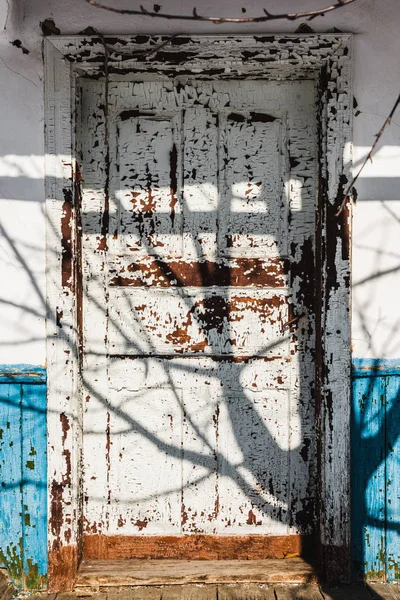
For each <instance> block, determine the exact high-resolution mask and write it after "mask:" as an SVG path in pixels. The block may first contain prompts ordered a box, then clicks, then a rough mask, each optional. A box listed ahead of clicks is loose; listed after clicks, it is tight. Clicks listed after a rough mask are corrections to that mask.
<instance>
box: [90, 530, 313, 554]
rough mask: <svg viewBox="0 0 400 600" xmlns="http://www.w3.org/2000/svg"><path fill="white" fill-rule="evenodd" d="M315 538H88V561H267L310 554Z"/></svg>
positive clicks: (226, 536)
mask: <svg viewBox="0 0 400 600" xmlns="http://www.w3.org/2000/svg"><path fill="white" fill-rule="evenodd" d="M310 548H311V536H302V535H282V536H265V535H245V536H231V535H220V536H218V535H216V536H214V535H187V536H124V535H110V536H106V535H85V536H84V538H83V555H84V558H85V559H86V560H90V559H96V560H116V559H120V560H128V559H180V560H264V559H270V558H271V559H283V558H294V557H298V556H305V555H309V554H310Z"/></svg>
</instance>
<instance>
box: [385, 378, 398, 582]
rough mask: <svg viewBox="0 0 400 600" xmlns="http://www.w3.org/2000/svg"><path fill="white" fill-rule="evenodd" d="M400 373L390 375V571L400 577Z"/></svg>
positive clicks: (387, 505) (387, 407) (388, 508)
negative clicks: (398, 374)
mask: <svg viewBox="0 0 400 600" xmlns="http://www.w3.org/2000/svg"><path fill="white" fill-rule="evenodd" d="M399 464H400V377H399V376H396V375H391V376H389V377H387V378H386V482H385V483H386V572H387V579H388V580H389V581H392V580H397V581H398V580H399V579H400V529H399V525H400V516H399V515H400V468H399Z"/></svg>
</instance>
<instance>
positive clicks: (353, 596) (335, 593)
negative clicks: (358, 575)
mask: <svg viewBox="0 0 400 600" xmlns="http://www.w3.org/2000/svg"><path fill="white" fill-rule="evenodd" d="M321 591H322V594H323V596H324V598H325V599H326V600H339V598H340V599H342V598H346V600H371V592H370V590H369V588H368V587H367V586H366V585H363V584H354V585H346V586H333V585H332V586H329V585H321Z"/></svg>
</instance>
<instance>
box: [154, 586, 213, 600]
mask: <svg viewBox="0 0 400 600" xmlns="http://www.w3.org/2000/svg"><path fill="white" fill-rule="evenodd" d="M217 597H218V598H219V597H220V596H219V590H218V596H217V586H216V585H182V586H181V585H179V586H176V585H175V586H170V587H168V588H164V589H163V591H162V600H216V598H217Z"/></svg>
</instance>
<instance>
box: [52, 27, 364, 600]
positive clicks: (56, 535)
mask: <svg viewBox="0 0 400 600" xmlns="http://www.w3.org/2000/svg"><path fill="white" fill-rule="evenodd" d="M161 46H162V47H161ZM351 55H352V36H351V35H350V34H314V35H279V34H264V35H263V34H258V35H244V36H241V35H212V36H210V35H193V36H187V35H181V36H177V37H172V38H170V41H169V42H168V37H167V36H148V35H135V36H126V35H123V36H122V35H121V36H118V35H113V36H111V35H105V36H104V37H99V36H60V37H58V36H57V37H53V38H46V39H45V40H44V63H45V132H46V135H45V144H46V150H45V151H46V159H45V165H46V220H47V229H46V235H47V250H46V257H47V270H46V272H47V368H48V392H47V393H48V506H49V514H48V552H49V575H48V579H49V588H50V590H52V591H58V590H66V589H70V588H71V586H72V585H73V582H74V579H75V576H76V572H77V568H78V565H79V562H80V559H81V556H82V543H81V541H82V539H81V538H82V526H83V524H82V510H81V509H82V504H83V498H82V494H81V491H80V489H81V487H80V483H81V448H82V406H81V402H80V363H81V358H82V343H81V337H82V335H81V334H82V331H81V329H82V328H81V321H82V304H81V303H82V293H81V277H80V272H81V249H80V235H79V231H80V213H79V210H80V202H79V195H80V172H79V156H77V155H76V151H75V147H76V144H75V128H76V115H77V113H78V109H79V103H80V98H79V93H77V90H78V89H79V87H78V86H77V82H78V79H79V77H94V78H99V77H107V78H108V79H109V80H111V79H112V78H118V76H121V75H124V77H125V78H127V77H129V78H134V77H136V78H139V77H143V73H146V74H147V75H146V76H147V77H149V74H151V76H155V77H159V78H160V77H161V78H167V77H171V76H174V75H178V74H185V73H188V74H193V73H196V76H197V77H199V78H207V79H210V78H230V79H231V78H271V79H274V80H276V79H279V80H294V79H310V78H313V79H315V80H316V83H317V90H318V91H317V102H316V112H317V125H318V135H317V143H318V150H317V152H318V154H317V156H318V171H319V173H318V191H317V215H316V217H317V218H316V273H317V281H316V282H315V283H316V289H317V290H320V293H317V294H316V340H317V342H316V389H315V396H316V440H317V469H318V474H317V482H318V483H317V486H318V489H317V491H316V497H317V515H316V521H317V522H316V531H317V532H319V535H318V536H317V537H318V539H317V541H316V542H317V554H318V562H319V566H320V568H321V572H322V574H323V576H325V577H326V578H327V579H333V580H346V579H347V578H348V577H349V568H350V374H351V351H350V301H351V298H350V233H351V207H350V206H349V204H347V205H346V207H345V210H343V212H342V213H341V214H340V216H339V217H336V215H335V213H336V212H337V210H338V207H339V206H340V205H341V204H342V201H343V197H344V191H345V189H346V185H347V183H348V181H349V180H350V168H351V131H352V89H351V70H352V69H351V67H352V60H351ZM105 106H106V104H105Z"/></svg>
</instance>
